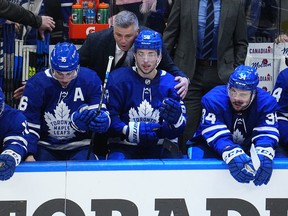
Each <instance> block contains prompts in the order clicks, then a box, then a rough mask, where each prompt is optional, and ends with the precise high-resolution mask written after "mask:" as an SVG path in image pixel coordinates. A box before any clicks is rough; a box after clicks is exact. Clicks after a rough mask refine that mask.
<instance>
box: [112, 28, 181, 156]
mask: <svg viewBox="0 0 288 216" xmlns="http://www.w3.org/2000/svg"><path fill="white" fill-rule="evenodd" d="M161 51H162V39H161V36H160V34H159V33H157V32H155V31H152V30H143V31H141V32H140V33H139V34H138V36H137V38H136V39H135V42H134V58H135V64H136V67H135V66H134V67H121V68H118V69H116V70H114V71H112V72H111V74H110V75H109V79H108V85H107V89H108V90H109V100H108V102H107V107H108V110H109V112H110V115H111V127H110V129H109V132H110V133H109V135H110V136H111V137H113V138H110V139H109V145H108V149H109V155H108V159H118V160H121V159H146V158H173V157H179V152H178V151H174V152H172V151H170V152H169V151H167V148H163V147H165V146H166V144H167V143H170V144H171V142H169V141H168V140H167V139H170V140H171V139H174V140H173V141H174V142H175V143H174V144H173V145H172V146H177V139H176V138H177V137H178V136H179V135H180V134H181V133H182V132H183V130H184V128H185V125H186V111H185V106H184V104H183V101H182V100H181V98H180V96H179V95H177V92H176V91H177V90H176V89H175V85H177V83H178V82H177V81H175V77H174V76H172V75H171V74H169V73H168V72H166V71H164V70H160V69H157V66H158V64H159V62H160V61H161V54H162V53H161ZM163 140H164V142H163ZM168 149H169V147H168Z"/></svg>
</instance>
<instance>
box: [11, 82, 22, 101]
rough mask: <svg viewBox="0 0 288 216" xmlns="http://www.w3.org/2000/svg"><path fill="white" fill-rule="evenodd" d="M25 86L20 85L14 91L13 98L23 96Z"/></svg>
mask: <svg viewBox="0 0 288 216" xmlns="http://www.w3.org/2000/svg"><path fill="white" fill-rule="evenodd" d="M24 88H25V85H23V86H21V87H19V88H18V89H16V90H15V91H14V92H13V98H14V99H16V100H18V99H20V98H21V97H22V95H23V92H24Z"/></svg>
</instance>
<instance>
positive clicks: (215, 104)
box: [187, 65, 279, 186]
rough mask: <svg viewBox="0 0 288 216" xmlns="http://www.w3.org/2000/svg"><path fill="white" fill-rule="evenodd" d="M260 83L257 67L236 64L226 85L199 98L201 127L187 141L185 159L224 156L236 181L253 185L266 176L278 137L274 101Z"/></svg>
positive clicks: (263, 179)
mask: <svg viewBox="0 0 288 216" xmlns="http://www.w3.org/2000/svg"><path fill="white" fill-rule="evenodd" d="M258 83H259V79H258V73H257V71H256V69H254V68H252V67H249V66H244V65H240V66H238V67H237V68H236V69H235V70H234V72H233V73H232V74H231V76H230V79H229V82H228V85H227V86H225V85H221V86H218V87H215V88H213V89H212V90H211V91H210V92H208V93H207V94H206V95H205V96H204V97H203V99H202V107H203V110H202V119H201V123H200V127H199V130H198V131H197V132H196V133H195V135H194V137H193V138H192V139H191V140H190V141H188V143H187V144H189V145H192V147H190V148H189V151H188V153H189V158H191V159H196V158H208V157H217V155H218V157H219V156H222V158H223V160H224V161H225V162H226V163H227V164H228V167H229V170H230V173H231V175H232V176H233V177H234V178H235V179H236V180H237V181H238V182H241V183H249V182H250V181H253V182H254V184H255V185H257V186H258V185H262V184H267V183H268V182H269V180H270V177H271V175H272V170H273V166H272V162H273V158H274V155H275V149H276V147H277V146H278V141H279V132H278V129H277V126H278V123H277V120H276V108H277V103H276V100H275V99H274V98H273V97H272V96H271V95H270V94H269V93H267V92H266V91H264V90H262V89H261V88H258V87H257V85H258ZM204 140H205V141H204ZM203 141H204V142H203ZM207 144H208V145H207ZM254 145H255V148H253V146H254ZM251 146H252V148H251ZM250 149H252V150H251V157H250V156H249V155H250V154H249V151H250ZM255 150H256V152H255ZM253 153H254V154H253ZM253 155H254V156H253ZM259 160H260V167H259V168H258V166H259ZM257 163H258V165H257Z"/></svg>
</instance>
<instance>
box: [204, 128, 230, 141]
mask: <svg viewBox="0 0 288 216" xmlns="http://www.w3.org/2000/svg"><path fill="white" fill-rule="evenodd" d="M229 133H230V131H229V130H228V129H227V130H221V131H219V132H217V133H216V134H215V135H214V136H212V137H210V138H208V139H207V140H206V141H207V143H208V144H210V142H212V141H213V140H215V139H216V138H217V137H219V136H221V135H223V134H229ZM204 137H205V136H204Z"/></svg>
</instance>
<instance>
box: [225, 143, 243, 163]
mask: <svg viewBox="0 0 288 216" xmlns="http://www.w3.org/2000/svg"><path fill="white" fill-rule="evenodd" d="M241 154H245V152H244V151H243V149H241V148H238V147H237V148H233V149H231V150H230V151H224V152H223V153H222V158H223V160H224V161H225V163H226V164H228V163H229V162H230V161H231V160H232V159H233V158H235V157H236V156H239V155H241Z"/></svg>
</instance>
